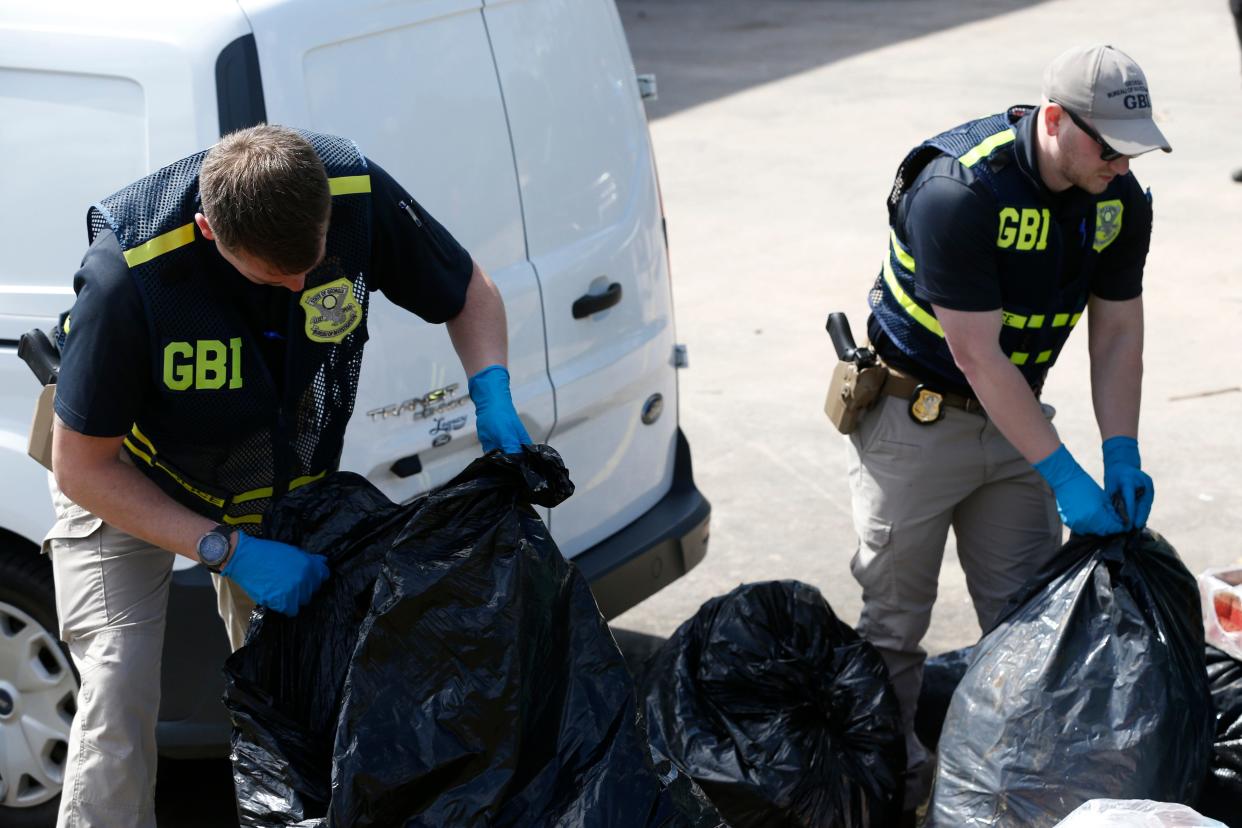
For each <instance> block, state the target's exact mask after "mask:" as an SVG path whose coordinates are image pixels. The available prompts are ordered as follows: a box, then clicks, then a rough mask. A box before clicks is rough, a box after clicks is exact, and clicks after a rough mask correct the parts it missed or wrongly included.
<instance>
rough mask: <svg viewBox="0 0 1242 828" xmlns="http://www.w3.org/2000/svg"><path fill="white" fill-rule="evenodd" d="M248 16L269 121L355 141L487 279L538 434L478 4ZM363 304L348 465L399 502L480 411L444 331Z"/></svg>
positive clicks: (456, 1) (517, 250)
mask: <svg viewBox="0 0 1242 828" xmlns="http://www.w3.org/2000/svg"><path fill="white" fill-rule="evenodd" d="M241 6H242V8H243V9H244V10H245V12H246V15H247V17H248V18H249V19H250V21H251V25H252V26H253V29H254V36H255V42H256V46H257V49H258V54H259V65H260V67H261V72H262V77H263V87H264V92H265V99H266V106H267V115H268V119H269V120H270V121H271V122H273V123H283V124H289V125H292V126H301V127H305V128H309V129H313V130H317V131H320V132H327V133H332V134H336V135H342V136H346V137H349V138H352V139H353V140H354V141H356V142H357V144H358V145H359V147H361V149H362V151H363V153H365V154H366V155H368V156H369V157H371V158H373V159H374V160H375V161H376V162H377V163H379V164H380V165H381V166H383V167H384V169H386V170H388V171H389V172H390V173H391V174H392V175H393V177H394V178H396V179H397V181H399V182H401V184H402V185H403V186H404V187H405V188H406V189H408V190H409V191H410V193H411V194H413V195H414V197H415V198H416V199H417V200H418V201H419V203H421V204H422V205H423V206H424V207H426V208H427V209H428V210H429V211H430V212H431V214H432V215H434V216H435V217H436V219H437V220H439V221H440V223H442V224H443V225H444V226H445V227H446V228H447V229H448V230H449V232H451V233H452V234H453V235H454V236H455V237H456V238H457V239H458V240H459V241H460V242H461V243H462V244H463V245H464V246H465V247H466V249H468V250H469V251H470V252H471V253H472V254H473V255H474V258H475V260H476V261H477V262H478V263H479V264H480V265H481V266H482V267H483V269H484V270H486V271H487V272H488V275H490V276H491V277H492V279H493V280H494V281H495V282H496V284H497V286H498V287H499V288H500V292H501V293H502V295H503V296H504V301H505V307H506V309H507V311H508V317H509V371H510V374H511V376H512V383H513V397H514V402H515V403H516V405H517V409H518V412H519V414H520V415H521V416H522V419H523V421H524V422H525V423H526V426H527V429H528V430H529V431H530V434H531V436H532V437H533V438H534V439H536V440H539V441H542V440H546V439H547V437H548V435H549V433H550V431H551V429H552V422H553V402H552V389H551V384H550V382H549V379H548V375H547V366H546V355H545V347H544V320H543V307H542V303H541V302H540V296H539V285H538V282H537V280H536V278H535V273H534V270H533V268H532V266H531V264H530V263H529V262H528V261H527V260H526V255H525V244H524V239H523V231H522V213H521V206H520V202H519V197H518V188H517V182H516V180H515V176H514V167H513V153H512V149H511V148H510V145H509V135H508V129H507V127H506V123H505V111H504V105H503V103H502V101H501V95H500V89H499V86H498V84H497V80H496V69H495V66H494V65H493V61H492V55H491V51H490V49H489V47H488V41H487V32H486V30H485V28H484V25H483V15H482V12H481V5H480V2H479V0H420V2H401V3H392V2H381V1H377V0H363V1H362V2H355V1H354V0H350V1H349V2H346V1H345V0H330V1H329V0H321V2H307V3H288V2H284V0H241ZM371 308H372V310H371V313H372V316H371V340H370V343H369V344H368V346H367V355H366V358H365V359H364V360H363V368H362V377H361V380H360V383H359V388H358V400H357V404H356V407H355V413H354V418H353V420H352V421H351V423H350V426H349V430H348V432H347V433H346V439H345V454H344V456H343V457H342V467H343V468H347V469H351V470H353V471H358V472H361V473H363V474H365V475H366V476H367V477H368V478H369V479H371V481H372V482H374V483H376V484H377V485H378V486H379V487H380V488H381V489H383V490H384V492H385V493H386V494H387V495H388V496H389V497H392V498H393V499H395V500H403V499H406V498H409V497H412V496H414V495H416V494H418V493H420V492H423V491H426V490H428V489H430V488H432V487H433V486H436V485H439V484H441V483H443V482H445V481H446V480H448V478H449V477H451V476H452V475H453V474H455V473H456V472H458V471H460V469H461V468H462V467H463V466H465V465H466V463H468V462H469V461H470V460H471V459H473V458H474V457H475V456H476V455H477V454H478V453H479V447H478V442H477V440H476V439H475V438H474V422H473V421H474V408H473V406H472V405H470V403H469V402H468V401H467V398H466V394H467V391H466V376H465V373H464V371H463V370H462V367H461V364H460V362H459V361H458V359H457V356H456V354H455V353H454V352H453V349H452V346H451V343H450V341H449V337H448V333H447V331H446V330H445V329H444V328H443V327H432V326H428V325H425V324H422V323H421V322H419V321H418V320H417V319H415V318H412V317H411V316H410V314H409V313H408V312H406V311H404V310H402V309H401V308H399V307H397V306H395V305H393V304H391V303H389V302H388V301H387V300H384V299H383V298H382V297H381V296H380V295H379V294H375V295H374V296H373V301H372V305H371ZM397 461H401V462H400V465H399V466H398V467H397V469H396V470H394V468H393V466H394V463H395V462H397Z"/></svg>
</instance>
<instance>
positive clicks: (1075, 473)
mask: <svg viewBox="0 0 1242 828" xmlns="http://www.w3.org/2000/svg"><path fill="white" fill-rule="evenodd" d="M1035 470H1036V471H1038V472H1039V473H1040V474H1042V475H1043V476H1044V479H1045V480H1047V481H1048V485H1049V486H1051V487H1052V491H1053V492H1054V493H1055V494H1056V496H1057V511H1058V512H1060V513H1061V520H1062V521H1063V522H1064V523H1065V525H1066V526H1068V527H1069V528H1070V529H1072V530H1073V531H1075V532H1077V533H1078V534H1080V535H1115V534H1117V533H1118V532H1124V531H1125V528H1126V527H1125V526H1124V525H1123V524H1122V522H1121V518H1120V517H1118V516H1117V512H1116V510H1114V509H1113V507H1112V504H1110V503H1109V502H1108V496H1107V495H1105V494H1104V490H1103V489H1101V488H1100V487H1099V486H1098V485H1096V482H1095V481H1094V480H1092V479H1091V475H1089V474H1087V473H1086V472H1085V471H1083V470H1082V466H1080V465H1078V461H1076V460H1075V459H1074V458H1073V457H1071V456H1070V453H1069V449H1067V448H1066V447H1065V444H1064V443H1062V444H1061V445H1060V447H1058V448H1057V450H1056V451H1054V452H1053V453H1052V454H1049V455H1048V456H1047V457H1045V458H1044V459H1043V460H1040V461H1039V462H1038V463H1036V464H1035Z"/></svg>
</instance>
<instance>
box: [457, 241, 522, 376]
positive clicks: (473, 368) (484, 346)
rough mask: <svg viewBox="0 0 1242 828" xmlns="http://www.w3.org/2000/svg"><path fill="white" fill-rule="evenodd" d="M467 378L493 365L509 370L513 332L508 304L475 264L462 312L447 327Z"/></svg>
mask: <svg viewBox="0 0 1242 828" xmlns="http://www.w3.org/2000/svg"><path fill="white" fill-rule="evenodd" d="M445 327H447V328H448V332H449V338H450V339H451V340H452V341H453V349H454V350H455V351H457V356H458V358H459V359H461V364H462V367H463V368H465V369H466V376H468V377H471V376H474V375H475V374H477V373H478V372H479V371H482V370H483V369H484V368H486V367H488V366H489V365H504V366H506V367H507V366H508V361H509V331H508V327H507V325H506V322H505V305H504V300H502V299H501V297H500V291H499V290H497V289H496V285H495V284H494V283H493V282H492V280H491V279H489V278H488V276H487V274H486V273H484V272H483V269H482V268H480V267H479V266H478V264H475V266H474V273H473V274H472V275H471V277H470V285H469V286H468V287H467V289H466V302H465V304H464V305H463V306H462V309H461V312H460V313H458V314H457V316H456V317H454V318H453V319H451V320H449V321H448V323H447V324H446V325H445Z"/></svg>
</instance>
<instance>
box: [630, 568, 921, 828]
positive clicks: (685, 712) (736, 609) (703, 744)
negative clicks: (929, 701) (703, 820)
mask: <svg viewBox="0 0 1242 828" xmlns="http://www.w3.org/2000/svg"><path fill="white" fill-rule="evenodd" d="M647 677H648V679H647V684H646V686H645V687H644V688H643V692H642V695H643V697H644V699H645V709H646V712H647V720H648V724H649V727H650V734H651V744H652V747H653V748H654V749H655V750H657V751H659V752H660V753H661V754H662V755H665V756H668V757H669V758H671V759H672V761H673V762H674V763H675V764H676V765H678V766H680V767H682V768H684V769H685V771H686V773H688V774H689V775H690V776H691V777H692V778H693V779H694V780H695V781H696V782H698V783H699V785H700V787H702V789H703V791H704V792H705V793H706V794H707V796H708V798H710V799H711V801H712V803H713V804H714V805H715V806H716V807H717V808H719V809H720V813H721V815H722V816H724V818H725V819H726V820H727V821H728V822H729V824H730V825H732V826H734V828H752V826H754V827H755V828H758V826H763V828H781V827H782V826H791V828H792V826H798V827H799V828H829V826H832V828H854V826H876V828H888V826H891V825H896V824H897V821H898V819H899V818H900V813H901V788H902V775H903V773H904V771H905V765H906V749H905V739H904V738H903V736H902V732H901V716H900V713H899V711H898V706H897V699H896V696H895V695H894V693H893V690H892V687H891V685H890V684H889V681H888V671H887V669H885V666H884V662H883V660H882V659H881V658H880V654H879V653H878V652H877V651H876V650H875V649H874V648H873V647H872V646H871V645H870V644H868V643H867V642H865V641H863V640H862V639H860V638H859V637H858V635H857V633H855V632H854V631H853V630H852V629H850V628H849V627H848V626H846V625H845V624H843V623H842V622H841V621H839V620H838V619H837V617H836V616H835V615H834V614H833V612H832V609H831V608H830V607H829V606H828V603H827V602H826V601H825V600H824V598H823V596H822V595H820V593H819V590H817V589H815V588H814V587H810V586H807V585H806V584H802V583H798V582H797V581H772V582H767V583H758V584H749V585H745V586H741V587H738V588H737V589H735V590H733V591H732V592H730V593H729V594H728V595H724V596H721V597H717V598H713V599H711V600H710V601H708V602H707V603H705V604H704V605H703V606H702V608H701V609H700V610H699V611H698V613H697V614H696V615H695V616H694V617H693V618H691V619H690V620H689V621H687V622H685V623H684V624H682V625H681V627H680V628H678V630H677V632H676V633H674V634H673V636H672V637H671V638H670V639H669V640H668V642H667V643H665V645H664V647H663V648H661V650H660V652H659V653H658V654H657V655H656V656H655V658H654V659H653V661H652V663H651V666H650V668H649V669H648V671H647Z"/></svg>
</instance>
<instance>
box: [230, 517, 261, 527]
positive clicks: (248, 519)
mask: <svg viewBox="0 0 1242 828" xmlns="http://www.w3.org/2000/svg"><path fill="white" fill-rule="evenodd" d="M220 519H221V520H223V521H224V522H225V523H227V524H229V525H230V526H236V525H237V524H239V523H262V522H263V515H240V516H238V517H233V516H232V515H221V516H220Z"/></svg>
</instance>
